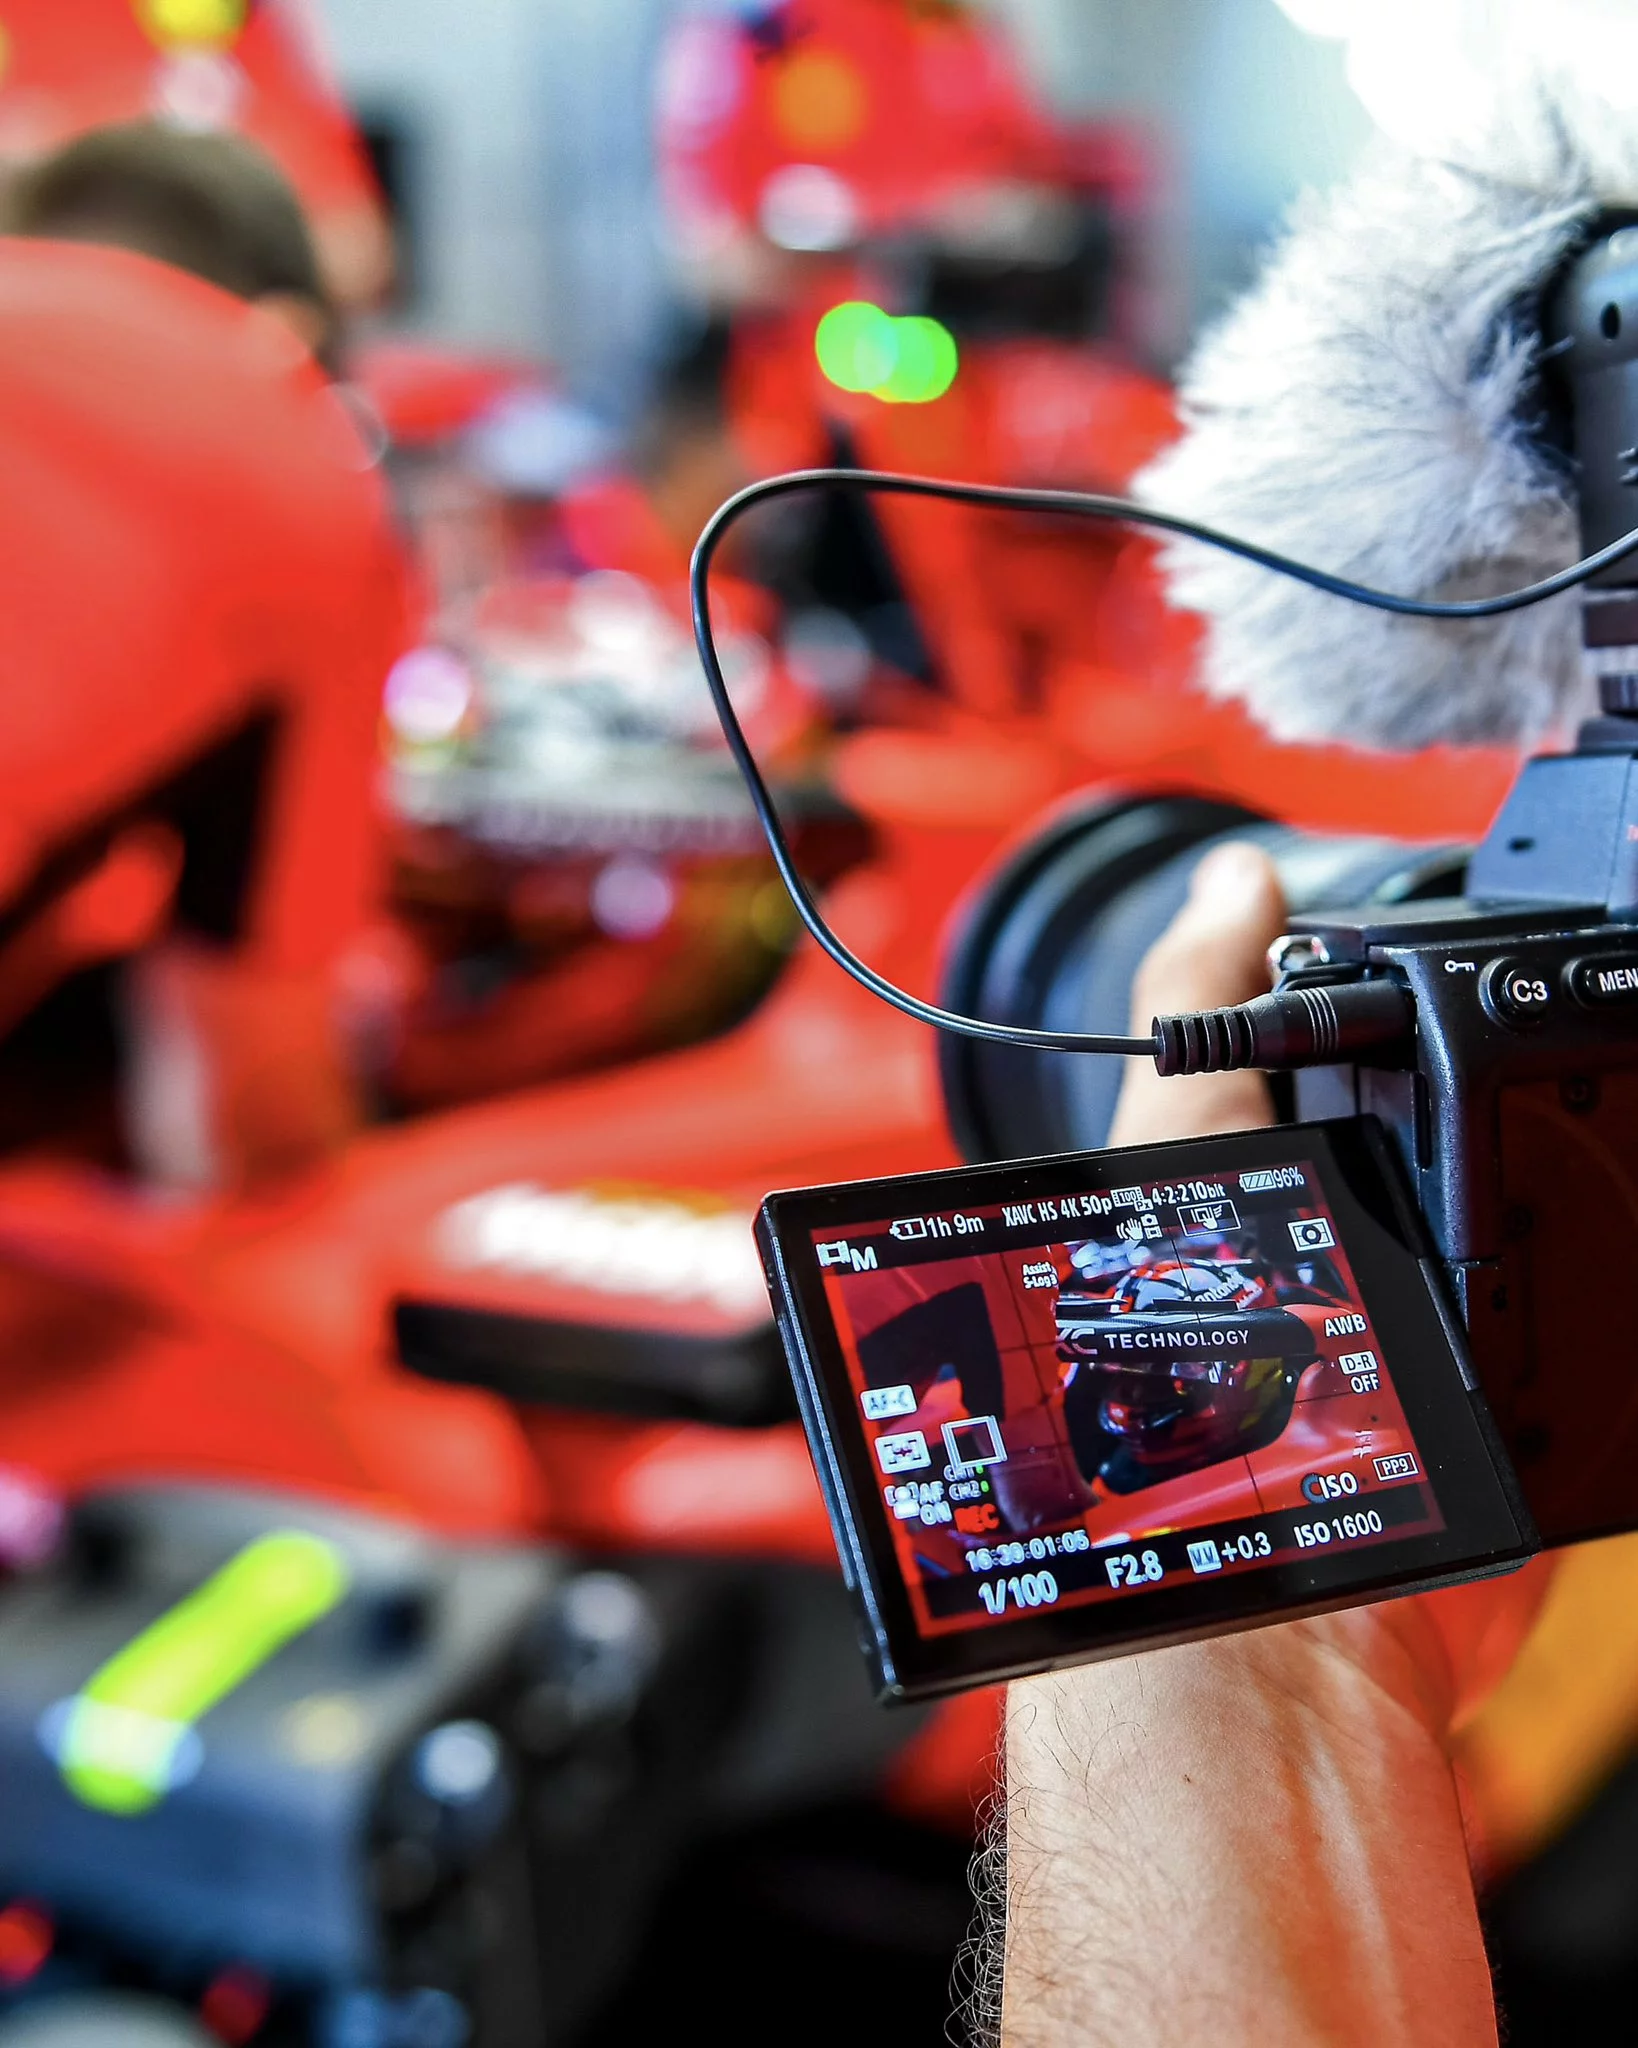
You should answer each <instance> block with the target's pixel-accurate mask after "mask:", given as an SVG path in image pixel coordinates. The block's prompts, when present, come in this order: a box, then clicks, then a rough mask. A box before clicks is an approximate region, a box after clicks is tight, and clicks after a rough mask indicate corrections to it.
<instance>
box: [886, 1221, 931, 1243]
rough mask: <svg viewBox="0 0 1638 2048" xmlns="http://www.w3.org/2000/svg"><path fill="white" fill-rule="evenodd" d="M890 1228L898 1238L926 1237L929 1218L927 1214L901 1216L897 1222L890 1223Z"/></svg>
mask: <svg viewBox="0 0 1638 2048" xmlns="http://www.w3.org/2000/svg"><path fill="white" fill-rule="evenodd" d="M888 1229H889V1231H890V1232H891V1234H892V1235H893V1236H894V1237H898V1238H906V1237H925V1236H926V1235H927V1218H926V1217H925V1216H901V1217H900V1218H899V1220H898V1222H897V1223H891V1224H889V1225H888Z"/></svg>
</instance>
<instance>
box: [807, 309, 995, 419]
mask: <svg viewBox="0 0 1638 2048" xmlns="http://www.w3.org/2000/svg"><path fill="white" fill-rule="evenodd" d="M813 348H814V354H815V355H816V356H817V357H818V358H819V367H820V369H821V370H822V371H823V372H824V374H825V375H826V376H827V377H828V378H829V379H830V381H831V383H832V384H834V385H836V386H837V387H838V389H840V390H842V391H856V392H860V393H866V394H868V395H869V396H870V397H872V398H880V399H882V400H884V401H885V402H886V403H888V404H890V405H926V404H929V403H930V402H931V401H932V400H933V399H935V398H942V397H943V396H944V394H945V392H946V391H948V390H949V388H950V386H951V385H952V384H953V383H954V382H955V379H956V371H957V370H958V369H959V367H960V357H959V355H958V353H957V350H956V344H955V336H954V335H953V334H951V332H950V330H949V329H948V328H947V327H945V326H943V325H942V324H941V323H940V322H939V321H937V320H929V319H927V318H925V317H923V316H921V315H914V314H912V315H907V316H906V317H904V318H902V319H895V318H894V316H893V315H892V314H891V313H884V312H883V311H882V309H881V307H880V306H873V305H871V304H870V302H869V300H868V299H848V300H845V301H844V302H843V304H841V305H840V306H832V307H831V309H830V311H829V312H828V313H827V314H826V315H825V316H824V318H823V319H822V320H821V321H820V322H819V326H818V328H817V330H816V331H815V334H814V337H813Z"/></svg>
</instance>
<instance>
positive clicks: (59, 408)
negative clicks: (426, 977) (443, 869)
mask: <svg viewBox="0 0 1638 2048" xmlns="http://www.w3.org/2000/svg"><path fill="white" fill-rule="evenodd" d="M13 201H14V215H13V221H14V225H15V226H16V227H17V228H20V229H22V230H24V231H25V232H26V233H27V234H28V235H30V236H33V237H44V238H49V239H30V240H23V239H18V238H16V237H15V236H14V237H12V238H9V239H5V240H0V451H3V459H4V462H5V467H6V472H7V478H8V489H7V491H6V493H5V495H4V503H3V505H0V611H3V615H4V617H5V619H6V624H7V631H6V634H5V638H4V643H3V646H0V790H3V795H4V802H3V806H0V818H3V820H4V823H3V828H0V1027H3V1026H5V1025H8V1024H11V1023H13V1022H15V1021H17V1020H18V1019H19V1018H21V1017H23V1016H25V1015H26V1014H27V1013H28V1012H29V1011H30V1010H32V1009H34V1008H35V1007H36V1005H37V1003H38V1002H39V999H40V998H41V997H42V996H44V995H46V993H47V992H48V991H49V990H50V989H51V988H52V987H53V986H54V985H55V984H57V983H59V982H60V981H62V979H63V978H64V977H65V976H68V975H71V974H72V973H73V971H74V970H75V969H77V968H79V967H81V966H83V965H84V964H85V963H86V962H87V961H88V960H94V959H97V958H99V957H103V956H107V955H111V954H124V953H128V952H130V951H132V950H133V949H135V948H138V947H141V948H142V949H143V957H142V959H141V961H140V963H139V965H138V967H137V969H136V971H135V972H134V973H133V974H131V975H130V976H129V977H128V978H127V980H126V984H125V1001H124V1011H125V1020H124V1021H125V1057H124V1060H123V1077H122V1090H121V1092H122V1096H123V1108H124V1134H125V1138H126V1140H127V1142H128V1144H129V1147H130V1150H131V1152H132V1154H133V1155H134V1157H135V1160H136V1162H137V1163H138V1164H139V1165H140V1166H141V1167H142V1168H144V1169H145V1170H146V1171H147V1172H148V1173H149V1174H150V1175H151V1176H152V1177H154V1178H155V1179H156V1180H158V1181H159V1182H161V1183H164V1184H170V1185H176V1186H186V1187H194V1188H203V1187H213V1186H235V1185H237V1186H243V1185H245V1184H248V1183H253V1182H255V1181H256V1180H258V1179H260V1178H263V1177H265V1176H267V1175H270V1174H275V1173H278V1172H281V1171H283V1170H287V1169H289V1168H291V1167H294V1166H296V1165H299V1164H301V1163H304V1162H306V1161H309V1160H311V1159H313V1158H315V1157H319V1156H322V1155H323V1154H325V1153H326V1152H327V1151H328V1150H330V1149H332V1148H333V1147H334V1146H336V1145H337V1144H339V1143H340V1141H341V1140H342V1139H343V1138H344V1136H345V1135H346V1134H347V1132H348V1131H349V1130H350V1129H351V1128H352V1125H353V1123H354V1120H355V1119H354V1106H353V1101H352V1094H353V1090H352V1083H351V1081H350V1079H349V1061H348V1058H347V1051H346V1046H345V1043H344V1040H345V1017H344V1011H343V1007H342V1003H341V993H340V989H339V987H338V971H339V969H340V967H341V964H342V962H343V961H344V958H345V956H346V953H347V949H348V945H349V942H350V941H351V940H352V939H353V938H354V937H355V936H356V935H357V934H358V933H359V931H360V930H361V928H362V927H363V925H364V922H365V920H366V917H367V915H368V913H369V911H370V909H371V907H372V904H373V901H374V899H375V896H376V886H377V883H376V872H375V864H376V853H377V831H376V822H375V817H374V812H373V787H372V785H373V776H374V763H375V758H376V732H377V718H378V708H379V701H380V690H381V683H382V678H383V676H384V674H385V671H386V669H387V668H388V666H389V665H390V663H391V661H392V659H393V658H394V656H395V655H396V653H397V652H398V651H399V650H400V648H401V647H402V645H403V643H404V640H405V637H406V618H407V602H406V586H405V576H404V571H403V567H402V562H401V557H400V553H399V549H398V546H397V543H396V541H395V538H394V536H393V533H392V530H391V527H390V523H389V517H388V512H387V506H386V501H385V496H384V493H383V490H382V487H381V485H380V482H379V480H378V478H377V477H376V475H375V474H374V473H373V466H372V457H371V451H370V450H369V449H368V448H367V447H366V446H365V444H364V442H363V440H362V439H361V437H360V434H359V431H358V429H357V427H356V426H355V425H354V423H353V420H352V419H351V417H350V416H349V414H348V412H347V411H346V409H345V408H344V406H343V405H342V403H341V402H340V399H339V397H338V395H337V393H336V391H335V390H334V389H333V387H332V386H331V385H330V383H329V382H328V380H327V379H326V377H325V374H324V371H323V369H322V367H321V365H320V363H319V361H318V360H317V359H316V357H315V354H314V347H315V346H316V347H317V348H318V349H319V350H320V351H321V352H322V353H325V354H328V353H329V352H330V350H331V349H332V348H333V345H334V338H335V330H334V320H333V315H332V313H331V310H330V306H329V301H328V298H327V296H326V294H325V292H324V289H323V286H322V283H321V282H320V279H319V273H318V269H317V265H316V263H315V261H314V259H313V255H312V249H311V244H310V243H309V242H308V241H307V238H306V234H305V230H304V228H303V226H302V221H301V216H300V212H299V209H298V208H297V206H296V204H295V201H294V199H293V197H292V196H291V195H290V194H289V193H288V192H287V191H285V190H284V188H283V186H282V181H281V180H280V179H279V176H278V173H277V172H276V171H275V170H274V169H273V168H272V166H271V164H270V163H268V162H266V161H265V160H263V159H261V158H260V157H259V156H258V155H257V154H255V153H254V152H253V151H252V150H251V149H250V148H249V146H248V145H244V144H240V143H236V142H232V141H230V140H228V139H227V138H222V137H214V138H212V137H186V136H180V135H166V134H164V133H156V132H154V131H151V130H148V131H144V130H142V129H140V128H131V129H125V130H115V131H109V132H108V133H107V134H105V135H102V136H100V137H99V136H93V137H88V138H85V139H83V140H82V141H80V142H78V143H75V144H71V145H69V147H68V148H67V149H66V150H65V151H64V152H62V153H61V154H60V155H59V156H58V157H56V158H54V159H48V160H47V161H46V162H44V163H43V164H41V165H39V166H37V167H35V168H34V169H33V170H32V171H31V172H30V173H28V174H27V175H26V176H25V177H24V178H23V179H22V180H21V182H20V183H19V185H18V187H17V189H16V191H15V193H14V195H13ZM96 243H107V244H123V245H124V246H120V247H113V246H106V247H98V246H91V245H93V244H96ZM137 252H141V253H137ZM189 273H192V274H189ZM6 1078H7V1077H6V1076H5V1075H4V1074H3V1072H0V1126H4V1125H6V1123H7V1122H8V1117H9V1119H10V1121H11V1122H12V1123H13V1124H14V1125H15V1126H16V1129H14V1130H5V1129H3V1128H0V1136H4V1137H11V1138H13V1139H15V1136H16V1135H17V1132H18V1131H19V1130H20V1131H21V1133H22V1135H24V1136H26V1135H27V1111H28V1108H29V1104H28V1102H27V1100H26V1099H25V1100H21V1101H20V1100H19V1097H24V1098H26V1097H27V1095H28V1093H29V1090H28V1083H27V1076H26V1073H25V1074H24V1075H23V1076H21V1077H19V1076H18V1075H16V1074H13V1075H12V1076H11V1077H10V1079H11V1082H12V1086H11V1088H10V1090H9V1091H8V1089H7V1087H6V1085H5V1083H6ZM8 1092H9V1094H10V1097H11V1101H10V1102H9V1104H8V1102H7V1095H8ZM19 1119H20V1121H19Z"/></svg>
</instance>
